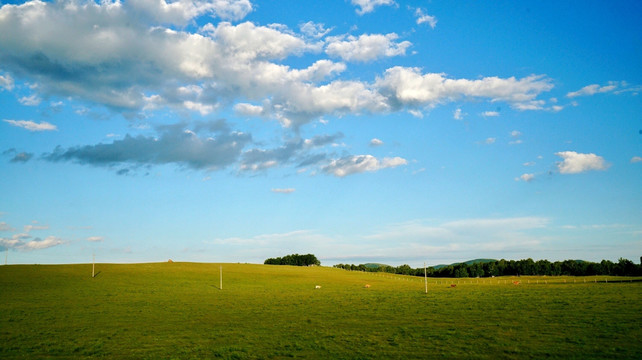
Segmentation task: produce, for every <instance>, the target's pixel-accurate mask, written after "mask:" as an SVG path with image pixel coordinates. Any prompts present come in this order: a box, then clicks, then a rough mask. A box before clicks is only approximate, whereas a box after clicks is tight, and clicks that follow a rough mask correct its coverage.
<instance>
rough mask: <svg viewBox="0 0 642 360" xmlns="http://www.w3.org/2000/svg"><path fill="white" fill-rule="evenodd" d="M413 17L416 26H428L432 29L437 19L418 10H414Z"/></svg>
mask: <svg viewBox="0 0 642 360" xmlns="http://www.w3.org/2000/svg"><path fill="white" fill-rule="evenodd" d="M415 17H416V18H417V25H420V24H428V25H430V27H431V28H433V29H434V28H435V26H437V18H436V17H434V16H432V15H428V14H426V13H424V10H422V9H420V8H418V9H417V10H415Z"/></svg>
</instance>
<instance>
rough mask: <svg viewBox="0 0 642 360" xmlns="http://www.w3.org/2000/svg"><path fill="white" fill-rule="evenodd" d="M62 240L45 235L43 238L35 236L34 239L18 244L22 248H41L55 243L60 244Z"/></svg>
mask: <svg viewBox="0 0 642 360" xmlns="http://www.w3.org/2000/svg"><path fill="white" fill-rule="evenodd" d="M63 243H64V242H63V241H62V240H61V239H60V238H57V237H55V236H47V237H46V238H45V239H44V240H41V239H40V238H36V239H34V240H31V241H28V242H26V243H24V244H23V245H21V246H20V248H21V249H24V250H41V249H47V248H50V247H53V246H56V245H61V244H63Z"/></svg>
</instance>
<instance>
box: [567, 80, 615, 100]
mask: <svg viewBox="0 0 642 360" xmlns="http://www.w3.org/2000/svg"><path fill="white" fill-rule="evenodd" d="M617 87H618V83H617V82H613V81H612V82H610V83H609V85H605V86H600V85H598V84H592V85H587V86H585V87H583V88H581V89H579V90H577V91H573V92H570V93H568V94H566V97H569V98H574V97H578V96H591V95H595V94H600V93H606V92H611V91H614V90H615V89H616V88H617Z"/></svg>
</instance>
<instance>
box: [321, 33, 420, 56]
mask: <svg viewBox="0 0 642 360" xmlns="http://www.w3.org/2000/svg"><path fill="white" fill-rule="evenodd" d="M398 38H399V36H398V35H397V34H395V33H390V34H386V35H382V34H364V35H360V36H359V37H355V36H352V35H348V36H338V37H330V38H328V39H327V41H328V45H327V46H326V49H325V52H326V54H328V55H330V56H334V57H339V58H341V59H342V60H345V61H361V62H367V61H372V60H376V59H378V58H382V57H392V56H399V55H405V54H406V49H407V48H408V47H409V46H410V45H412V44H411V43H410V42H409V41H402V42H395V40H397V39H398Z"/></svg>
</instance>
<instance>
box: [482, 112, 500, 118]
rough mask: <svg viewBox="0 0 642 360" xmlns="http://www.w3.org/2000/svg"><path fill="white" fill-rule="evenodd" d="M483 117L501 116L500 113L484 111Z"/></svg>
mask: <svg viewBox="0 0 642 360" xmlns="http://www.w3.org/2000/svg"><path fill="white" fill-rule="evenodd" d="M482 116H483V117H497V116H499V111H484V112H483V113H482Z"/></svg>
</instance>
